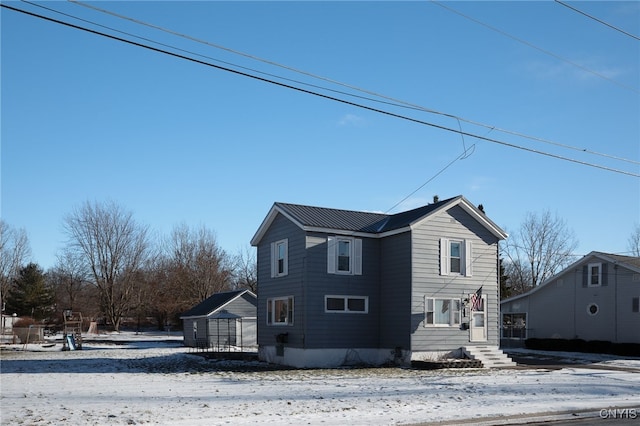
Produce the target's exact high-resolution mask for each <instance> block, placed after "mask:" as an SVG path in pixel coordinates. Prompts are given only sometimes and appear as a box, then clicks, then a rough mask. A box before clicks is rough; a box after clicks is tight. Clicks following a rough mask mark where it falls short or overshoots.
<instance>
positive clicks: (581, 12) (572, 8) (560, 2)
mask: <svg viewBox="0 0 640 426" xmlns="http://www.w3.org/2000/svg"><path fill="white" fill-rule="evenodd" d="M555 2H556V3H558V4H560V5H562V6H564V7H566V8H568V9H571V10H573V11H574V12H578V13H579V14H581V15H584V16H586V17H587V18H589V19H593V20H594V21H596V22H599V23H601V24H603V25H606V26H607V27H609V28H612V29H614V30H616V31H619V32H621V33H622V34H624V35H626V36H629V37H631V38H635V39H636V40H640V37H638V36H637V35H634V34H631V33H628V32H626V31H625V30H623V29H620V28H618V27H615V26H613V25H611V24H609V23H608V22H605V21H603V20H601V19H598V18H596V17H595V16H593V15H589V14H588V13H586V12H583V11H581V10H580V9H577V8H575V7H573V6H571V5H570V4H567V3H565V2H563V1H560V0H555Z"/></svg>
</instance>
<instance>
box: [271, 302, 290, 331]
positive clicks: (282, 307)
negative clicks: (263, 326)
mask: <svg viewBox="0 0 640 426" xmlns="http://www.w3.org/2000/svg"><path fill="white" fill-rule="evenodd" d="M267 324H268V325H292V324H293V296H288V297H274V298H271V299H267Z"/></svg>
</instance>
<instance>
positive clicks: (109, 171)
mask: <svg viewBox="0 0 640 426" xmlns="http://www.w3.org/2000/svg"><path fill="white" fill-rule="evenodd" d="M2 3H3V4H7V5H10V6H12V7H17V8H20V9H23V10H28V11H32V12H34V13H37V14H41V15H45V16H49V17H52V18H55V19H60V20H64V21H66V22H72V23H74V24H77V25H82V26H87V27H90V28H94V29H97V30H99V31H103V32H107V33H109V34H114V35H118V36H120V37H124V38H127V39H131V40H135V41H137V42H141V43H145V44H152V41H153V42H159V43H163V44H165V45H169V46H171V47H166V46H160V45H156V44H154V46H156V47H159V48H161V49H165V50H170V51H174V52H178V53H180V54H182V55H185V56H189V57H194V58H198V59H199V60H202V61H205V62H210V63H215V64H218V65H222V66H225V67H230V68H235V69H238V67H245V69H243V71H245V72H250V73H252V74H257V73H258V72H262V73H269V74H272V75H275V76H277V77H267V78H272V79H274V80H278V81H283V80H281V79H279V78H280V77H282V78H287V79H295V80H297V81H299V82H301V83H307V84H314V85H317V86H321V88H313V87H311V86H304V85H303V84H301V83H291V82H288V81H285V82H286V83H287V84H294V85H296V86H299V87H304V88H306V89H308V90H314V91H318V92H321V93H324V94H328V95H331V96H336V97H340V98H342V99H347V100H349V101H352V102H358V103H362V104H365V105H367V106H369V107H373V108H379V109H382V110H385V111H388V112H391V113H393V114H398V115H403V116H406V117H409V118H412V119H414V120H419V121H422V122H424V123H430V124H434V125H437V126H442V127H445V128H450V129H462V131H464V132H467V133H469V134H474V135H479V136H482V137H486V138H491V139H495V140H496V141H499V142H502V143H497V142H492V141H487V140H482V139H478V138H474V137H472V136H470V135H467V136H464V137H461V135H460V134H457V133H455V132H451V131H446V130H442V129H439V128H436V127H434V126H429V125H425V124H422V123H416V122H413V121H408V120H405V119H401V118H397V117H393V116H389V115H385V114H381V113H378V112H374V111H371V110H366V109H362V108H359V107H357V106H353V105H347V104H344V103H338V102H335V101H331V100H328V99H325V98H320V97H317V96H312V95H309V94H305V93H301V92H298V91H294V90H290V89H286V88H283V87H279V86H276V85H273V84H268V83H265V82H261V81H257V80H255V79H251V78H247V77H243V76H240V75H237V74H233V73H230V72H226V71H223V70H219V69H215V68H212V67H209V66H205V65H201V64H197V63H194V62H191V61H187V60H184V59H179V58H176V57H172V56H168V55H165V54H161V53H158V52H154V51H149V50H147V49H143V48H140V47H136V46H132V45H128V44H124V43H122V42H119V41H116V40H113V39H108V38H105V37H102V36H98V35H95V34H90V33H87V32H84V31H80V30H77V29H74V28H69V27H65V26H63V25H60V24H56V23H52V22H47V21H44V20H41V19H38V18H35V17H32V16H26V15H24V14H21V13H18V12H15V11H12V10H8V9H6V8H2V10H0V13H1V26H2V34H1V35H2V58H1V59H2V68H1V71H2V74H1V78H2V81H1V83H2V87H1V88H2V105H1V107H2V122H1V126H2V134H1V136H2V141H1V142H2V145H1V155H2V158H1V166H2V171H1V178H2V181H1V190H2V200H1V201H2V204H1V214H2V219H3V220H5V221H6V222H7V223H8V224H9V225H10V226H12V227H15V228H24V229H25V230H26V231H27V233H28V236H29V240H30V244H31V248H32V252H33V259H32V260H33V261H35V262H37V263H39V264H40V265H41V266H43V267H44V268H45V269H46V268H49V267H51V266H54V264H55V255H56V252H57V251H58V250H59V249H60V248H61V247H62V246H63V245H64V242H65V236H64V234H63V232H62V222H63V218H64V217H65V216H66V215H68V214H69V213H71V211H72V210H73V209H74V208H75V207H78V206H79V205H81V204H82V203H84V202H85V201H91V202H94V201H95V202H103V201H115V202H117V203H118V204H120V205H121V206H122V207H124V208H125V209H127V210H129V211H131V212H133V214H134V217H135V218H136V220H137V221H138V222H140V223H142V224H146V225H148V226H149V227H150V229H151V230H152V231H153V232H154V233H156V234H157V235H168V234H169V233H170V232H171V230H172V228H173V227H174V226H175V225H178V224H181V223H186V224H188V225H190V226H194V227H195V226H201V225H204V226H206V227H207V228H209V229H211V230H212V231H214V232H215V233H216V235H217V238H218V242H219V244H220V246H221V247H222V248H223V249H224V250H226V251H227V252H229V253H230V254H235V253H237V252H239V251H240V250H241V249H243V248H245V247H248V246H249V241H250V239H251V237H252V236H253V234H254V233H255V231H256V230H257V228H258V226H259V225H260V223H261V221H262V219H263V218H264V217H265V215H266V214H267V212H268V210H269V208H270V207H271V205H272V204H273V202H275V201H281V202H289V203H300V204H309V205H316V206H324V207H332V208H342V209H353V210H366V211H382V212H387V211H389V209H391V208H392V207H394V206H396V205H397V204H398V203H399V202H400V201H402V200H404V199H405V198H406V200H405V201H403V202H402V203H401V204H400V205H398V206H397V207H395V208H394V209H393V210H391V212H398V211H402V210H407V209H410V208H414V207H417V206H420V205H424V204H427V203H429V202H431V201H432V199H433V196H434V195H436V194H437V195H438V196H439V197H440V199H444V198H448V197H452V196H456V195H460V194H462V195H464V196H465V197H466V198H468V199H469V200H470V201H471V202H472V203H474V204H483V205H484V207H485V210H486V212H487V214H488V215H489V217H491V219H493V220H494V221H495V222H496V223H497V224H498V225H500V226H501V227H503V228H504V229H505V230H507V232H513V231H515V230H517V229H518V228H519V226H520V224H521V223H522V221H523V219H524V217H525V215H526V213H527V212H536V213H542V212H543V211H545V210H549V211H551V212H552V213H553V214H557V215H558V216H559V217H560V218H562V219H564V220H565V221H566V222H567V225H568V227H569V228H570V229H572V230H573V231H574V232H575V234H576V237H577V239H578V240H579V243H580V244H579V247H578V250H577V252H576V254H579V255H581V254H586V253H588V252H590V251H592V250H598V251H605V252H612V253H624V252H625V251H626V250H627V240H628V238H629V236H630V235H631V233H632V231H633V228H634V226H635V225H636V224H638V223H640V178H639V177H638V175H639V174H640V166H639V163H638V162H639V161H640V118H639V117H640V95H639V93H640V69H639V68H640V41H638V40H637V39H635V38H634V37H631V36H629V35H627V34H623V33H622V32H621V31H616V30H615V29H612V28H610V27H608V26H605V25H603V24H602V23H599V22H596V21H595V20H593V19H589V18H588V17H585V16H584V15H582V14H579V13H577V12H575V11H572V10H570V9H569V8H567V7H565V6H563V5H561V4H559V3H556V2H552V1H544V2H445V3H440V4H438V3H433V2H428V1H424V2H96V3H89V4H91V5H93V6H96V7H100V8H103V9H106V10H109V11H111V12H114V13H117V14H121V15H126V16H128V17H130V18H134V19H136V20H138V21H142V22H145V23H149V24H153V25H155V26H157V27H162V28H165V29H169V30H172V31H174V32H176V33H180V34H182V35H184V36H188V37H190V38H191V39H189V38H186V37H179V36H177V35H175V34H170V33H168V32H164V31H160V30H159V29H154V28H151V27H149V26H144V25H141V24H140V23H134V22H132V21H128V20H125V19H121V18H118V17H116V16H113V15H110V14H107V13H104V12H100V11H97V10H94V9H91V8H88V7H85V6H82V5H78V4H74V3H70V2H45V3H38V5H40V6H45V7H47V8H50V9H53V10H56V11H58V12H62V13H65V14H67V15H72V16H73V17H79V18H82V19H84V20H86V21H91V22H92V23H87V22H86V21H78V20H76V19H74V18H72V17H70V16H65V15H61V14H59V13H55V12H53V11H51V10H46V9H43V8H42V7H37V6H34V5H33V4H29V3H25V2H15V1H9V2H7V1H3V2H2ZM569 4H570V5H572V6H574V7H576V8H578V9H580V10H582V11H584V12H586V13H588V14H590V15H592V16H594V17H597V18H598V19H600V20H603V21H605V22H607V23H609V24H611V25H613V26H615V27H616V28H619V29H621V30H624V31H626V32H628V33H631V34H634V35H635V36H636V37H637V36H640V3H638V2H615V1H608V2H570V3H569ZM443 6H445V7H443ZM452 9H453V10H452ZM456 12H458V13H456ZM463 15H464V16H463ZM93 23H97V24H100V25H102V26H106V27H109V28H110V29H106V28H104V27H98V26H96V25H95V24H93ZM113 29H117V30H119V31H124V32H127V33H128V35H123V34H121V33H116V32H114V31H113ZM132 35H136V36H139V37H144V38H146V39H148V40H141V39H135V38H134V37H133V36H132ZM193 39H198V40H200V41H206V42H208V43H209V44H205V43H202V42H196V41H194V40H193ZM211 44H215V45H218V46H223V47H225V48H228V49H232V50H235V51H238V52H244V53H246V54H249V55H252V56H254V57H259V58H262V59H265V60H268V61H271V62H273V63H277V64H281V65H285V66H287V67H291V68H295V69H297V70H303V71H305V72H307V73H310V74H313V75H317V76H322V77H325V78H327V79H331V80H333V81H337V82H340V83H344V84H348V85H351V86H354V87H358V88H362V89H366V90H368V91H370V92H375V93H377V94H380V95H383V96H386V97H389V98H393V99H395V100H398V101H403V102H406V103H409V104H413V105H419V106H421V107H424V108H427V109H429V110H433V111H437V112H440V113H442V114H433V113H427V112H425V111H419V110H416V109H408V108H402V107H399V106H398V105H389V104H384V103H379V102H372V101H371V100H363V99H360V98H354V97H349V96H347V95H343V94H337V93H336V92H328V91H327V90H326V89H332V90H340V91H343V92H349V93H357V94H358V95H360V96H366V97H368V98H375V96H374V95H370V94H365V93H363V92H356V91H355V90H354V89H351V88H347V87H344V86H339V85H336V84H333V83H330V82H328V81H325V80H319V79H316V78H312V77H311V76H309V75H304V74H300V73H297V72H294V71H292V70H288V69H285V68H282V67H278V66H275V65H272V64H269V63H266V62H263V61H258V60H256V59H251V58H249V57H246V56H242V55H239V54H236V53H233V52H230V51H228V50H223V49H220V48H215V47H213V46H212V45H211ZM176 48H177V49H183V50H182V51H176V50H175V49H176ZM184 51H187V52H188V53H185V52H184ZM196 55H202V56H196ZM215 61H224V62H215ZM246 68H249V69H251V70H254V71H247V70H246ZM257 75H261V76H263V77H265V74H257ZM377 99H380V98H377ZM392 103H395V104H397V103H398V102H397V101H394V102H392ZM455 117H458V118H460V119H457V118H455ZM474 123H480V124H482V125H478V124H474ZM500 129H503V130H507V131H509V133H507V132H502V131H500ZM518 134H521V135H526V136H529V137H532V138H535V139H532V138H525V137H522V136H518ZM536 139H538V140H536ZM539 139H543V140H546V141H552V142H553V143H554V144H550V143H546V142H541V141H540V140H539ZM504 144H511V145H516V146H519V147H522V148H525V149H529V150H536V151H541V152H544V153H549V154H552V155H556V156H562V157H566V158H571V159H574V160H576V161H581V162H586V163H592V164H596V165H599V166H602V167H606V168H611V169H616V170H621V171H623V172H626V173H630V174H631V175H629V174H623V173H618V172H614V171H610V170H604V169H601V168H595V167H591V166H587V165H583V164H578V163H576V162H570V161H566V160H561V159H557V158H553V157H550V156H547V155H541V154H537V153H533V152H530V151H526V150H524V149H517V148H513V147H510V146H506V145H504ZM557 144H562V145H566V146H571V147H575V148H578V149H567V148H562V147H560V146H558V145H557ZM465 149H466V150H467V154H466V155H464V152H465ZM580 150H586V152H585V151H580ZM591 152H597V153H601V154H606V155H607V156H614V157H618V158H623V159H628V160H631V161H621V160H615V159H612V158H610V157H605V156H603V155H594V154H591ZM459 157H460V158H459ZM456 158H459V159H458V160H456V161H454V160H455V159H456ZM452 162H453V163H452ZM450 163H452V164H450ZM449 164H450V165H449ZM447 165H449V167H446V166H447ZM443 169H444V171H443ZM440 172H441V173H440ZM438 173H439V174H438ZM634 175H635V176H634ZM426 182H428V183H427V184H426V185H424V184H425V183H426ZM422 185H424V186H423V187H422V188H421V189H420V190H419V191H417V192H415V193H414V191H415V190H416V189H417V188H419V187H421V186H422ZM407 197H408V198H407Z"/></svg>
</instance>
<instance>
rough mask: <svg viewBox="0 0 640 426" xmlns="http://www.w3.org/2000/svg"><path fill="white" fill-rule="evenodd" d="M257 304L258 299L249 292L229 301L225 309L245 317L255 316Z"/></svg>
mask: <svg viewBox="0 0 640 426" xmlns="http://www.w3.org/2000/svg"><path fill="white" fill-rule="evenodd" d="M256 304H257V302H256V300H255V299H254V298H253V297H251V296H250V295H249V294H247V293H245V294H243V295H242V296H240V297H238V298H237V299H234V300H232V301H231V302H229V303H228V304H227V305H226V306H225V307H224V308H223V309H224V310H226V311H227V312H229V313H231V314H234V315H238V316H240V317H243V318H244V317H248V318H255V316H256Z"/></svg>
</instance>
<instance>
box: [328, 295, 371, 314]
mask: <svg viewBox="0 0 640 426" xmlns="http://www.w3.org/2000/svg"><path fill="white" fill-rule="evenodd" d="M324 311H325V312H346V313H361V314H366V313H367V312H369V298H368V297H366V296H325V297H324Z"/></svg>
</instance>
